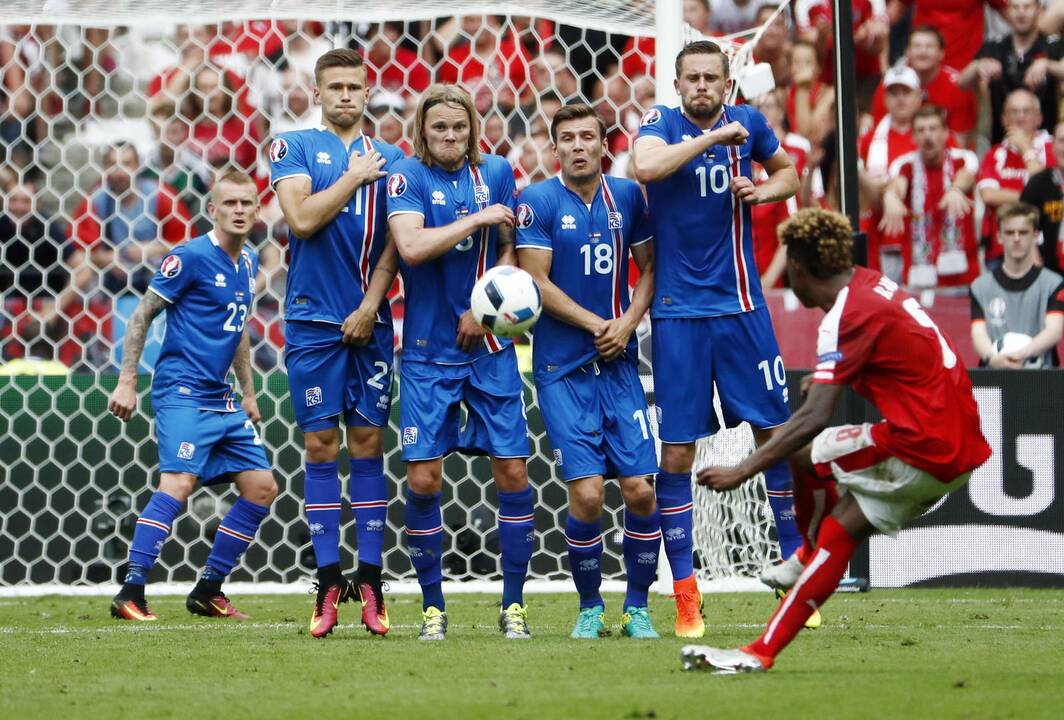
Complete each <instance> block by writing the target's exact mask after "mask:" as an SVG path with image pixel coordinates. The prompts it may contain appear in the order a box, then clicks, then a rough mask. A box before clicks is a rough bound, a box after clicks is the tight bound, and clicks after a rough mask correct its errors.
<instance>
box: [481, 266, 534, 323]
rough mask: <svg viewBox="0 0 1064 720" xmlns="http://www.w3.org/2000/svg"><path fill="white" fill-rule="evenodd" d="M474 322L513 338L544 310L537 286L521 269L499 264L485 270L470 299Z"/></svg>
mask: <svg viewBox="0 0 1064 720" xmlns="http://www.w3.org/2000/svg"><path fill="white" fill-rule="evenodd" d="M469 304H470V309H471V310H472V311H473V319H475V320H476V321H477V322H478V323H480V324H481V325H483V326H484V327H486V328H487V329H488V330H490V331H491V332H492V333H493V334H495V335H502V336H504V337H514V336H515V335H520V334H521V333H523V332H524V331H525V330H528V329H529V328H530V327H532V326H533V325H535V324H536V320H539V314H540V313H541V312H542V311H543V299H542V298H541V297H540V294H539V286H538V285H536V281H535V280H533V279H532V276H531V275H529V274H528V273H526V272H525V271H524V270H521V269H520V268H515V267H511V266H509V265H500V266H498V267H493V268H491V269H490V270H488V271H487V272H486V273H484V275H483V276H482V277H481V278H480V280H477V284H476V285H474V286H473V294H472V296H471V297H470V298H469Z"/></svg>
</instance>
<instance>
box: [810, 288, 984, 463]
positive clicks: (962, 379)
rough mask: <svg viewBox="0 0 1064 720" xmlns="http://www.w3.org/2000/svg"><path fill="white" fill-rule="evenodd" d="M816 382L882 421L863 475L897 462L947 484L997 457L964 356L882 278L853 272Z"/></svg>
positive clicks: (824, 344)
mask: <svg viewBox="0 0 1064 720" xmlns="http://www.w3.org/2000/svg"><path fill="white" fill-rule="evenodd" d="M813 382H816V383H825V384H830V385H852V386H853V389H854V391H855V392H856V393H857V394H858V395H860V396H861V397H864V398H866V399H867V400H868V401H869V402H871V403H872V404H873V405H875V407H876V409H877V410H879V412H880V413H881V414H882V415H883V420H882V421H881V422H878V423H876V424H875V425H873V426H872V440H873V442H874V443H875V444H874V445H873V446H872V447H870V448H866V449H865V450H863V451H861V452H863V453H865V454H866V455H868V457H865V458H864V460H865V461H866V462H867V464H864V465H862V466H863V467H870V466H872V465H875V464H878V463H880V462H882V461H884V460H886V459H887V458H889V457H896V458H898V459H900V460H902V461H903V462H905V463H907V464H909V465H911V466H913V467H915V468H918V469H920V470H923V471H924V472H926V473H928V474H930V475H932V476H934V477H935V478H936V479H938V480H939V481H941V482H943V483H948V482H952V481H953V480H955V479H956V478H957V477H959V476H961V475H963V474H964V473H966V472H969V471H972V470H974V469H976V468H977V467H979V466H980V465H982V464H983V463H984V462H986V459H987V458H988V457H990V446H989V445H988V444H987V442H986V438H984V437H983V433H982V430H981V428H980V423H979V408H978V406H977V405H976V404H975V398H974V397H973V395H972V382H971V380H970V379H969V378H968V372H967V370H965V368H964V363H963V362H961V359H960V357H959V355H958V354H957V348H956V347H955V346H954V345H953V343H952V341H950V339H949V338H947V337H946V336H944V335H943V334H942V332H941V331H940V330H939V329H938V328H937V327H936V326H935V324H934V322H933V321H932V320H931V318H930V317H928V315H927V313H926V312H925V311H924V309H923V308H922V307H920V304H919V303H918V302H917V301H916V299H915V298H913V297H911V296H909V295H908V294H907V293H905V292H904V291H902V290H901V289H899V288H898V285H897V283H895V282H894V281H892V280H890V279H889V278H886V277H884V276H883V275H882V274H880V273H878V272H876V271H875V270H869V269H868V268H863V267H856V268H854V273H853V278H851V279H850V282H849V283H848V284H847V285H846V287H844V288H843V289H842V290H840V291H839V294H838V296H837V297H836V299H835V304H834V305H833V306H832V308H831V310H830V311H828V313H827V314H826V315H825V316H824V319H823V320H822V321H821V322H820V330H819V333H818V335H817V366H816V369H815V370H814V372H813Z"/></svg>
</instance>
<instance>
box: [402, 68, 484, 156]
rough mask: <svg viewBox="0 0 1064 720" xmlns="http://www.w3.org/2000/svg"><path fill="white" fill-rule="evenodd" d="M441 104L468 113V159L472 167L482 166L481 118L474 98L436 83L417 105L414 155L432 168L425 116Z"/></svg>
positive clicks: (459, 90) (455, 86)
mask: <svg viewBox="0 0 1064 720" xmlns="http://www.w3.org/2000/svg"><path fill="white" fill-rule="evenodd" d="M440 103H445V104H447V105H456V106H458V107H460V108H462V109H463V110H465V111H466V115H468V116H469V144H468V147H466V159H468V160H469V164H470V165H480V163H481V159H480V117H479V116H478V115H477V110H476V108H475V107H474V106H473V98H471V97H469V93H467V92H466V91H465V90H463V89H462V88H460V87H458V86H457V85H444V84H442V83H436V84H435V85H431V86H430V87H429V88H428V89H427V90H425V92H423V93H422V94H421V100H420V101H418V104H417V114H416V115H415V116H414V153H415V154H416V155H417V156H418V157H419V158H421V162H423V163H424V164H425V165H427V166H428V167H432V156H431V155H430V154H429V146H428V143H427V142H425V116H426V115H427V114H428V112H429V108H431V107H433V106H434V105H439V104H440Z"/></svg>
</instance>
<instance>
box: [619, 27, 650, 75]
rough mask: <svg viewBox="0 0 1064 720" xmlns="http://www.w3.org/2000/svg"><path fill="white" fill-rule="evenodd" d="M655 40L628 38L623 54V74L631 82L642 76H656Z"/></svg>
mask: <svg viewBox="0 0 1064 720" xmlns="http://www.w3.org/2000/svg"><path fill="white" fill-rule="evenodd" d="M655 47H656V45H655V43H654V38H652V37H633V38H628V42H626V43H625V44H624V50H623V52H621V74H622V75H624V76H625V77H626V78H628V79H629V80H631V79H632V78H636V77H639V76H640V75H650V76H652V77H653V75H654V53H655V52H656V50H655Z"/></svg>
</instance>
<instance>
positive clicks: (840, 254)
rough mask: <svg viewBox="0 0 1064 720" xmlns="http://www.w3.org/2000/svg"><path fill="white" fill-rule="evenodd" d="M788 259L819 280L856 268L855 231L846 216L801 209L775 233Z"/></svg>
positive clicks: (831, 212)
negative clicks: (854, 258)
mask: <svg viewBox="0 0 1064 720" xmlns="http://www.w3.org/2000/svg"><path fill="white" fill-rule="evenodd" d="M776 232H777V233H778V234H779V238H780V242H781V243H783V244H784V245H786V246H787V257H789V258H791V259H793V260H795V261H796V262H798V263H799V264H800V265H802V266H803V267H805V268H806V269H807V270H808V271H809V272H810V274H812V275H813V276H814V277H818V278H821V279H823V278H829V277H831V276H832V275H838V274H839V273H841V272H845V271H846V270H849V269H850V268H852V267H853V228H851V227H850V221H849V220H848V219H847V218H846V216H845V215H840V214H839V213H837V212H833V211H831V210H821V209H820V208H806V209H805V210H799V211H798V212H797V213H796V214H795V215H794V216H792V217H791V218H790V219H788V220H787V221H786V222H784V223H782V224H781V225H780V226H779V228H777V231H776Z"/></svg>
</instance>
